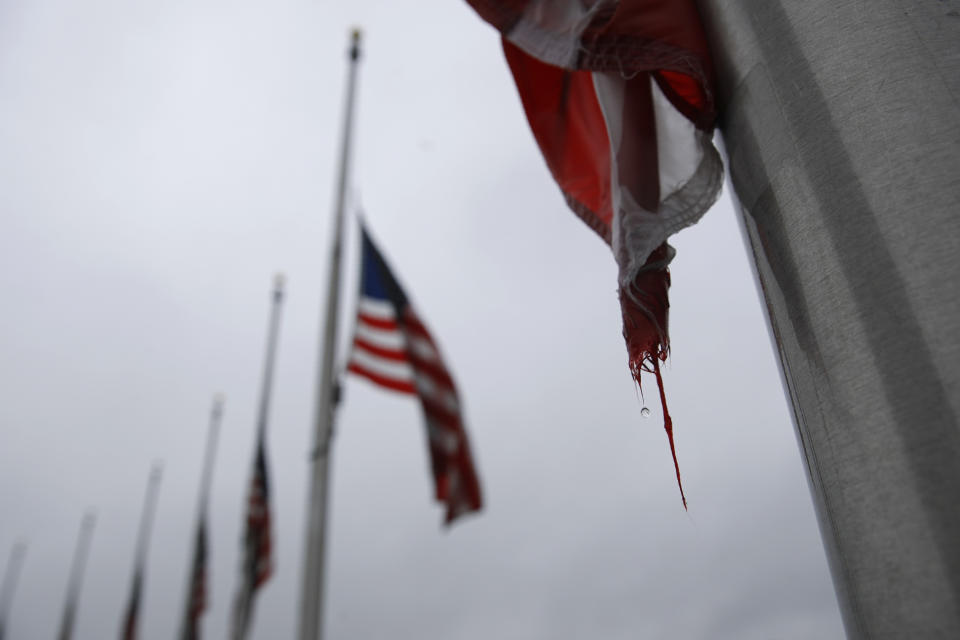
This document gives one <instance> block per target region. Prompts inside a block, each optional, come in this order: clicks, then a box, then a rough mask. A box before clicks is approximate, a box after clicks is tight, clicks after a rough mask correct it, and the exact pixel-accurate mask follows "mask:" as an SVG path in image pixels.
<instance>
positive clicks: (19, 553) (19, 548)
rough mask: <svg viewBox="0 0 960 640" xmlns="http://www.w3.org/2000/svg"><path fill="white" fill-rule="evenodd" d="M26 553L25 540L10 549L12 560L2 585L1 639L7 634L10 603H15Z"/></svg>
mask: <svg viewBox="0 0 960 640" xmlns="http://www.w3.org/2000/svg"><path fill="white" fill-rule="evenodd" d="M26 554H27V545H26V543H24V542H18V543H16V544H15V545H13V549H11V550H10V560H9V562H7V569H6V571H5V572H4V574H3V586H2V587H0V640H3V638H4V636H5V635H6V630H7V624H8V619H9V618H8V617H9V614H10V605H11V604H12V603H13V594H14V593H15V592H16V590H17V580H18V578H19V577H20V568H21V567H22V566H23V558H24V556H25V555H26Z"/></svg>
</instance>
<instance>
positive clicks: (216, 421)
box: [197, 395, 223, 522]
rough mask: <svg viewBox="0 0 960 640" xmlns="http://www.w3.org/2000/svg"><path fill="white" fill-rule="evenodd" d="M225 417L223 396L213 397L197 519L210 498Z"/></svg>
mask: <svg viewBox="0 0 960 640" xmlns="http://www.w3.org/2000/svg"><path fill="white" fill-rule="evenodd" d="M222 419H223V396H221V395H217V396H215V397H214V399H213V408H212V409H211V410H210V426H209V427H208V428H207V447H206V450H205V452H204V456H203V473H202V475H201V476H200V499H199V501H198V505H197V521H198V522H199V521H200V519H202V518H203V516H204V514H205V513H206V510H207V502H208V501H209V499H210V483H211V481H212V479H213V462H214V458H216V454H217V437H218V436H219V434H220V422H221V420H222Z"/></svg>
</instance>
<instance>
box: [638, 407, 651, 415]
mask: <svg viewBox="0 0 960 640" xmlns="http://www.w3.org/2000/svg"><path fill="white" fill-rule="evenodd" d="M640 415H642V416H643V417H644V418H649V417H650V409H647V408H646V407H644V408H643V409H640Z"/></svg>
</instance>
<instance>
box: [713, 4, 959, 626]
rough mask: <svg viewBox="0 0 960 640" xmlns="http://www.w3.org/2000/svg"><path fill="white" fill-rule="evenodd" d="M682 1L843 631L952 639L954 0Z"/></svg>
mask: <svg viewBox="0 0 960 640" xmlns="http://www.w3.org/2000/svg"><path fill="white" fill-rule="evenodd" d="M699 4H700V7H701V10H702V11H703V13H704V18H705V21H706V25H707V32H708V37H709V39H710V41H711V45H712V49H713V52H714V56H715V59H716V62H717V67H718V76H719V96H718V97H719V102H720V105H721V114H722V120H721V123H720V128H721V131H722V135H723V140H724V144H725V147H726V150H727V154H728V159H729V162H728V164H729V167H730V177H731V181H732V183H733V186H734V189H735V191H736V196H737V198H738V200H739V206H740V211H741V214H742V215H741V218H742V227H743V230H744V236H745V238H746V242H747V244H748V246H749V250H750V252H751V253H752V256H753V258H754V263H755V273H756V275H757V279H758V284H759V287H760V290H761V294H762V296H763V298H764V301H765V303H766V308H767V311H768V318H769V322H770V329H771V336H772V339H773V342H774V347H775V349H776V351H777V352H778V354H779V357H780V362H781V365H782V373H783V380H784V386H785V388H786V392H787V396H788V400H789V402H790V404H791V406H792V409H793V414H794V418H795V426H796V430H797V437H798V441H799V444H800V448H801V452H802V456H803V460H804V462H805V464H806V469H807V472H808V480H809V484H810V490H811V494H812V496H813V501H814V505H815V507H816V512H817V516H818V519H819V522H820V527H821V533H822V536H823V540H824V545H825V547H826V549H827V558H828V561H829V564H830V567H831V571H832V574H833V579H834V584H835V586H836V590H837V595H838V599H839V602H840V608H841V612H842V614H843V619H844V625H845V627H846V630H847V634H848V635H849V636H850V637H851V638H960V509H958V507H957V502H958V499H960V421H958V413H960V321H958V319H960V287H958V284H957V283H958V282H960V250H958V249H960V216H958V206H960V107H958V102H957V101H958V96H960V57H958V56H957V52H958V48H960V18H958V17H957V13H958V11H957V10H958V9H960V5H958V3H957V2H956V1H955V0H950V1H949V2H929V1H927V0H900V1H899V2H879V3H877V2H874V3H868V4H864V3H862V2H859V1H854V0H807V1H806V2H792V1H790V0H700V1H699Z"/></svg>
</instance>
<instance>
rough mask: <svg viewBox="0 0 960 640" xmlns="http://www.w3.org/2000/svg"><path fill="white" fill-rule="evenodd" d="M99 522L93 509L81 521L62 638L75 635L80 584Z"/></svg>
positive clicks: (68, 589) (71, 571) (66, 638)
mask: <svg viewBox="0 0 960 640" xmlns="http://www.w3.org/2000/svg"><path fill="white" fill-rule="evenodd" d="M96 522H97V514H96V512H94V511H93V510H90V511H87V513H85V514H84V516H83V520H82V521H81V522H80V535H79V537H78V538H77V548H76V550H75V551H74V552H73V566H72V567H71V568H70V578H69V581H68V582H67V600H66V604H65V605H64V607H63V617H62V618H61V619H60V634H59V635H58V636H57V637H58V638H59V639H60V640H70V638H71V637H72V636H73V624H74V621H75V620H76V617H77V602H78V601H79V600H80V586H81V585H82V584H83V570H84V567H86V564H87V555H88V554H89V552H90V540H91V539H92V538H93V526H94V524H96Z"/></svg>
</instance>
